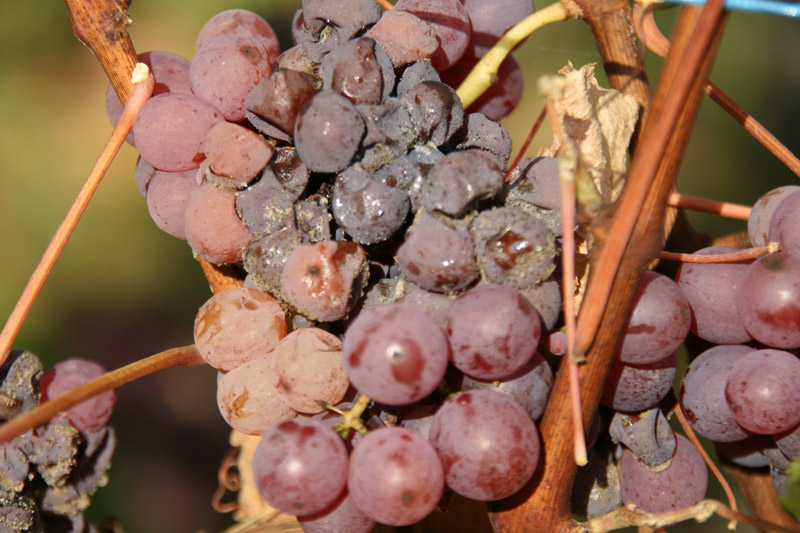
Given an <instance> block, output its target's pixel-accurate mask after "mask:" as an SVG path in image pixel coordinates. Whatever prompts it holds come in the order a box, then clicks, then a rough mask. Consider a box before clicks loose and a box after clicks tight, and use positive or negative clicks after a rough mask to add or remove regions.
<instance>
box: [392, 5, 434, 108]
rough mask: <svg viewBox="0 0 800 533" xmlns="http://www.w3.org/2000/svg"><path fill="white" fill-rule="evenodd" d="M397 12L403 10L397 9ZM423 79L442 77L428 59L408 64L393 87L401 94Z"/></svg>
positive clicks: (432, 79)
mask: <svg viewBox="0 0 800 533" xmlns="http://www.w3.org/2000/svg"><path fill="white" fill-rule="evenodd" d="M398 13H403V12H402V11H398ZM411 16H413V15H411ZM423 81H442V78H441V77H440V76H439V73H438V72H437V71H436V69H435V68H433V65H431V62H430V61H424V60H421V61H416V62H414V63H412V64H411V65H408V66H407V67H406V68H405V69H404V70H403V75H402V76H400V79H399V80H398V81H397V86H396V87H395V91H397V96H403V94H404V93H405V92H406V91H407V90H409V89H411V88H412V87H415V86H416V85H418V84H420V83H422V82H423Z"/></svg>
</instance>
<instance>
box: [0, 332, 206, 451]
mask: <svg viewBox="0 0 800 533" xmlns="http://www.w3.org/2000/svg"><path fill="white" fill-rule="evenodd" d="M202 364H205V361H204V360H203V358H202V357H200V352H198V351H197V348H196V347H195V345H194V344H191V345H189V346H181V347H179V348H172V349H170V350H166V351H163V352H160V353H157V354H155V355H151V356H150V357H146V358H144V359H142V360H140V361H136V362H134V363H131V364H129V365H126V366H123V367H122V368H118V369H116V370H114V371H112V372H107V373H105V374H103V375H102V376H100V377H97V378H95V379H93V380H91V381H89V382H87V383H84V384H83V385H81V386H80V387H77V388H75V389H73V390H71V391H69V392H68V393H66V394H63V395H61V396H58V397H57V398H53V399H52V400H49V401H47V402H44V403H42V404H40V405H38V406H37V407H35V408H34V409H31V410H30V411H28V412H27V413H24V414H21V415H19V416H17V417H16V418H14V419H12V420H9V421H8V422H6V423H5V424H3V425H0V443H2V442H8V441H10V440H11V439H13V438H14V437H16V436H17V435H20V434H21V433H24V432H26V431H28V430H29V429H32V428H35V427H37V426H39V425H41V424H44V423H46V422H48V421H49V420H50V419H52V418H53V417H54V416H55V415H57V414H58V413H60V412H62V411H66V410H67V409H69V408H70V407H72V406H74V405H77V404H79V403H81V402H84V401H86V400H88V399H89V398H92V397H94V396H97V395H98V394H102V393H104V392H106V391H110V390H112V389H116V388H117V387H119V386H121V385H124V384H126V383H130V382H131V381H134V380H136V379H139V378H140V377H143V376H146V375H148V374H153V373H154V372H158V371H159V370H164V369H165V368H170V367H173V366H197V365H202Z"/></svg>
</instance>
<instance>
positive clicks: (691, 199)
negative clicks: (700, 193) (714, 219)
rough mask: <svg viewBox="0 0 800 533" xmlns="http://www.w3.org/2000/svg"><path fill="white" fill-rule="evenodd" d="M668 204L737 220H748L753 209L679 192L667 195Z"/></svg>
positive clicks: (747, 206)
mask: <svg viewBox="0 0 800 533" xmlns="http://www.w3.org/2000/svg"><path fill="white" fill-rule="evenodd" d="M668 205H670V206H672V207H683V208H686V209H693V210H695V211H703V212H705V213H712V214H714V215H720V216H723V217H728V218H735V219H738V220H748V219H749V218H750V212H751V211H752V210H753V208H752V207H750V206H749V205H740V204H732V203H729V202H718V201H716V200H707V199H706V198H698V197H696V196H688V195H686V194H681V193H679V192H673V193H672V194H670V196H669V200H668Z"/></svg>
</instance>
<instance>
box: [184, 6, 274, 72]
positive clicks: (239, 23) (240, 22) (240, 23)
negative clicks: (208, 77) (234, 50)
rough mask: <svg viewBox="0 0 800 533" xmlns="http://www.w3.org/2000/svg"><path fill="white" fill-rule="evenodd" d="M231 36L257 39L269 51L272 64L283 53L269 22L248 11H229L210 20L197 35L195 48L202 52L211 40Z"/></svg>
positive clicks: (222, 12)
mask: <svg viewBox="0 0 800 533" xmlns="http://www.w3.org/2000/svg"><path fill="white" fill-rule="evenodd" d="M230 34H237V35H249V36H250V37H254V38H256V39H257V40H258V41H259V42H260V43H261V44H262V45H263V46H264V48H265V49H266V50H267V54H268V55H269V59H270V62H273V61H275V59H277V58H278V55H280V53H281V47H280V43H279V42H278V36H277V34H276V33H275V30H273V29H272V26H270V25H269V22H267V21H266V20H264V19H263V18H262V17H261V16H260V15H257V14H256V13H253V12H252V11H248V10H246V9H228V10H226V11H221V12H220V13H217V14H216V15H214V16H213V17H211V18H210V19H208V22H206V23H205V24H204V25H203V27H202V28H201V29H200V32H199V33H198V34H197V44H196V45H195V48H196V49H197V50H200V49H201V48H202V47H203V46H205V44H206V43H207V42H208V41H210V40H211V39H213V38H215V37H219V36H220V35H230Z"/></svg>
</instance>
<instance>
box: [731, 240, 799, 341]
mask: <svg viewBox="0 0 800 533" xmlns="http://www.w3.org/2000/svg"><path fill="white" fill-rule="evenodd" d="M734 290H735V300H736V307H737V309H738V311H739V318H740V319H741V321H742V324H743V325H744V327H745V328H746V329H747V332H748V333H749V334H750V335H752V336H753V338H754V339H756V340H758V341H760V342H762V343H764V344H766V345H767V346H772V347H774V348H783V349H787V350H790V349H794V348H800V256H798V255H792V254H790V253H788V252H777V253H774V254H769V255H765V256H764V257H761V258H759V259H758V260H757V261H756V262H754V263H753V264H752V265H750V266H749V267H748V268H747V270H746V271H745V273H744V276H743V277H742V280H741V283H740V284H739V285H738V287H737V288H735V289H734Z"/></svg>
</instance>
